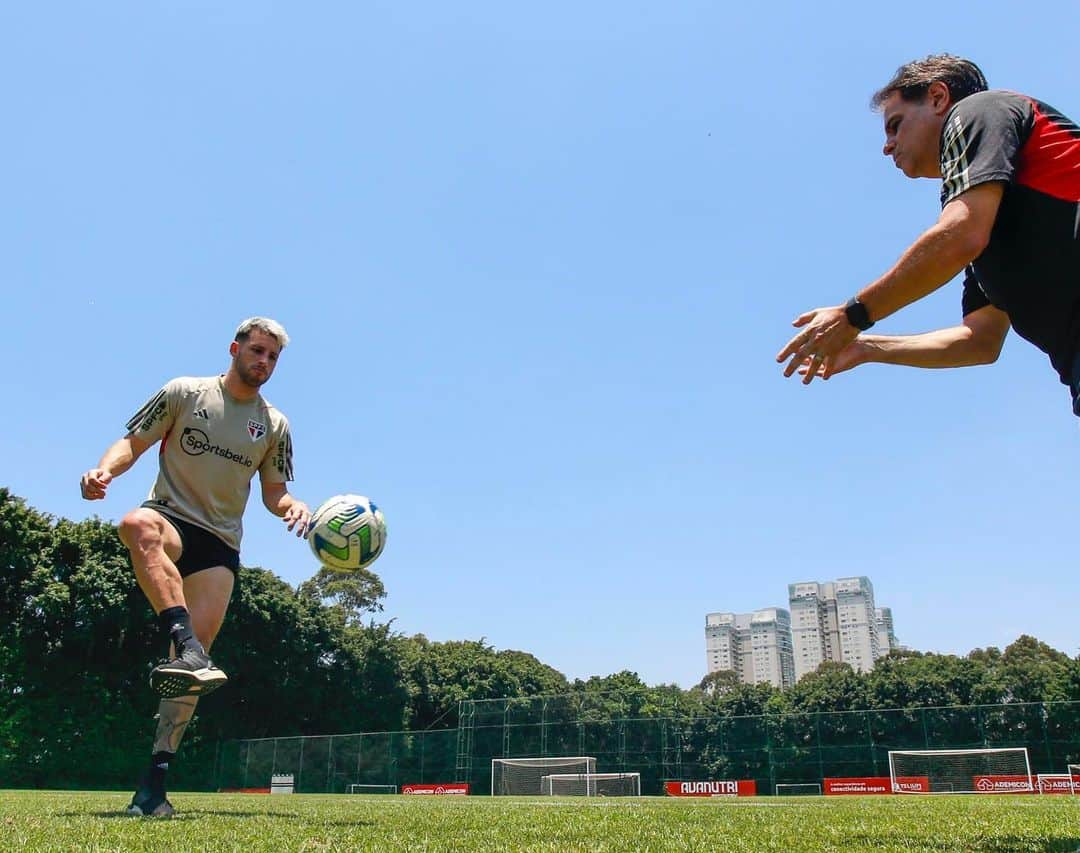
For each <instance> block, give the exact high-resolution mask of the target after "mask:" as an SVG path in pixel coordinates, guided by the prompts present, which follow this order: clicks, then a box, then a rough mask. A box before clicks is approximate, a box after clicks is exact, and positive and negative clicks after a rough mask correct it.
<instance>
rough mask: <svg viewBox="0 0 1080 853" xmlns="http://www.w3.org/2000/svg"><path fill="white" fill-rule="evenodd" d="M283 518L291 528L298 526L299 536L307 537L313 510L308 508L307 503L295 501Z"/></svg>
mask: <svg viewBox="0 0 1080 853" xmlns="http://www.w3.org/2000/svg"><path fill="white" fill-rule="evenodd" d="M281 519H282V521H284V522H285V525H286V526H287V527H288V529H289V530H292V529H293V528H296V535H297V536H303V537H304V538H305V539H306V538H307V535H308V526H309V525H310V524H311V510H310V509H308V505H307V504H306V503H304V502H303V501H293V502H292V504H291V505H290V506H289V508H288V509H287V510H285V515H283V516H282V517H281Z"/></svg>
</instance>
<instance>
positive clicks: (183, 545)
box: [80, 317, 311, 817]
mask: <svg viewBox="0 0 1080 853" xmlns="http://www.w3.org/2000/svg"><path fill="white" fill-rule="evenodd" d="M288 342H289V336H288V335H287V334H286V333H285V329H284V328H282V326H281V325H280V324H279V323H276V322H275V321H273V320H270V319H267V318H265V317H252V318H251V319H249V320H245V321H244V322H243V323H241V324H240V327H239V328H238V329H237V330H236V336H235V340H233V342H232V343H231V344H230V346H229V354H230V355H231V356H232V363H231V364H230V365H229V369H228V370H227V371H226V373H225V374H224V375H222V376H209V377H205V378H191V377H182V378H179V379H173V380H171V381H169V382H167V383H166V384H165V387H164V388H162V389H161V390H160V391H159V392H158V393H157V394H155V395H154V396H153V397H151V398H150V400H149V401H148V402H147V403H146V405H144V406H143V407H142V408H141V409H139V411H138V412H136V413H135V416H134V417H133V418H132V419H131V420H130V421H128V424H127V434H126V435H125V436H124V437H123V438H121V439H120V440H119V441H117V442H116V443H115V444H113V445H112V446H111V447H110V448H109V449H108V450H106V451H105V455H104V456H102V457H101V461H100V462H99V463H98V465H97V467H96V468H92V469H91V470H89V471H87V472H86V473H85V474H83V476H82V480H81V483H80V486H81V489H82V496H83V497H84V498H86V500H90V501H93V500H101V499H102V498H104V497H105V492H106V490H107V489H108V486H109V483H110V482H111V481H112V480H113V478H114V477H117V476H119V475H120V474H123V473H124V472H125V471H127V470H128V469H129V468H130V467H131V466H132V465H133V464H134V463H135V460H137V459H138V458H139V457H140V456H141V455H142V454H143V453H144V452H145V451H146V450H147V449H148V448H149V447H151V446H152V445H153V444H154V443H155V442H158V441H160V442H161V448H160V451H159V454H158V468H159V470H158V476H157V481H156V482H155V483H154V486H153V488H152V489H151V490H150V495H149V499H148V500H147V501H146V502H145V503H143V504H142V506H140V507H139V508H137V509H134V510H132V511H131V512H129V513H128V514H127V515H125V516H124V517H123V518H122V519H121V521H120V539H121V540H122V541H123V543H124V544H125V545H126V546H127V548H128V550H129V551H130V552H131V563H132V565H133V566H134V569H135V577H136V579H137V580H138V583H139V587H140V588H141V589H142V591H143V593H144V594H145V595H146V597H147V599H148V600H149V602H150V605H151V606H152V607H153V608H154V612H155V613H157V615H158V620H159V624H160V625H161V630H162V633H163V634H164V635H165V636H166V637H168V639H169V640H170V642H171V651H170V656H171V659H170V660H169V661H167V662H166V663H162V664H160V665H159V666H157V667H155V668H154V670H153V671H152V672H151V673H150V684H151V686H152V687H153V688H154V689H155V690H156V691H157V692H158V693H159V694H160V695H161V697H162V699H161V703H160V705H159V707H158V724H157V732H156V735H155V737H154V745H153V755H152V757H151V762H150V767H149V768H148V769H147V771H146V773H145V774H144V775H143V778H142V779H141V780H140V782H139V786H138V789H137V790H136V792H135V796H134V797H133V798H132V801H131V805H130V806H129V807H128V813H129V814H132V815H153V816H156V817H167V816H170V815H172V814H173V807H172V804H171V803H170V802H169V800H168V798H167V797H166V794H165V776H166V771H167V770H168V767H169V762H170V761H171V760H172V759H173V758H174V757H175V755H176V751H177V749H178V748H179V746H180V740H181V738H182V737H183V734H184V729H185V728H186V727H187V725H188V722H189V721H190V720H191V716H192V714H193V713H194V711H195V704H196V702H198V700H199V697H200V696H205V695H206V694H207V693H209V692H211V691H212V690H216V689H217V688H218V687H220V686H221V685H223V684H224V683H225V682H226V681H227V677H226V675H225V673H224V672H222V671H221V670H220V669H218V668H217V667H216V666H214V664H213V662H212V661H211V660H210V657H209V656H208V654H207V653H208V651H209V650H210V646H211V644H212V643H213V642H214V637H215V636H217V633H218V630H219V629H220V628H221V623H222V621H223V620H224V618H225V611H226V609H227V608H228V606H229V598H230V596H231V595H232V590H233V583H234V581H235V579H236V572H237V570H238V569H239V567H240V537H241V534H242V527H241V518H242V516H243V513H244V507H245V505H246V503H247V499H248V493H249V492H250V489H251V478H252V477H253V476H254V475H255V472H256V471H258V472H259V480H260V484H261V488H262V502H263V505H264V506H265V507H266V508H267V509H268V510H269V511H270V512H272V513H273V514H274V515H277V516H280V517H281V518H283V519H284V521H285V524H286V525H287V526H288V529H289V530H295V531H296V534H297V535H298V536H303V535H305V534H306V533H307V528H308V524H309V522H310V520H311V513H310V511H309V510H308V507H307V505H306V504H304V503H303V502H302V501H299V500H297V499H296V498H294V497H293V496H292V495H290V494H289V492H288V490H287V487H286V483H287V482H288V481H290V480H292V439H291V437H290V434H289V422H288V421H287V420H286V418H285V416H284V415H283V414H282V413H281V412H279V411H278V410H277V409H275V408H274V407H273V406H272V405H270V404H269V403H268V402H267V401H266V400H264V399H263V397H262V395H261V394H260V393H259V389H260V388H261V387H262V386H263V385H264V384H265V383H266V382H267V380H269V379H270V377H271V376H272V375H273V373H274V368H275V367H276V366H277V362H278V357H279V356H280V354H281V351H282V350H283V349H284V348H285V346H286V344H288Z"/></svg>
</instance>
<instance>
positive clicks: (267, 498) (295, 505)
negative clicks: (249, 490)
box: [260, 481, 311, 536]
mask: <svg viewBox="0 0 1080 853" xmlns="http://www.w3.org/2000/svg"><path fill="white" fill-rule="evenodd" d="M260 482H261V483H262V502H263V506H265V507H266V508H267V509H268V510H270V512H272V513H273V514H274V515H276V516H278V517H279V518H282V519H284V521H285V524H286V525H287V526H288V528H289V530H293V529H294V528H295V530H296V535H297V536H306V535H307V530H308V525H309V524H310V523H311V510H310V509H308V505H307V504H306V503H304V502H303V501H301V500H297V499H296V498H294V497H293V496H292V495H290V494H289V490H288V488H287V487H286V485H285V484H284V483H267V482H266V481H260Z"/></svg>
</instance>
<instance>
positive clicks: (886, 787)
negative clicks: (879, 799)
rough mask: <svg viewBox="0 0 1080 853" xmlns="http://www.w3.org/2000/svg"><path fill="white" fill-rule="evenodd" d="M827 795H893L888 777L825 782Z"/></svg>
mask: <svg viewBox="0 0 1080 853" xmlns="http://www.w3.org/2000/svg"><path fill="white" fill-rule="evenodd" d="M825 793H826V794H891V793H892V779H890V778H889V777H888V776H845V777H842V778H835V779H826V780H825Z"/></svg>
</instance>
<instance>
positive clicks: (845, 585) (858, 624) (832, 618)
mask: <svg viewBox="0 0 1080 853" xmlns="http://www.w3.org/2000/svg"><path fill="white" fill-rule="evenodd" d="M788 603H789V605H790V607H791V638H792V645H793V650H794V657H795V677H796V679H799V678H802V677H803V676H804V675H806V673H808V672H813V671H814V670H815V669H817V668H818V666H820V665H821V663H822V662H823V661H827V660H831V661H836V662H840V663H847V664H850V665H851V667H852V668H853V669H855V670H856V671H858V672H869V671H870V670H871V669H873V668H874V661H876V660H877V659H878V658H879V657H881V647H880V645H879V642H878V625H877V618H876V613H875V611H876V608H875V607H874V586H873V584H871V583H870V579H869V578H867V577H856V578H840V579H839V580H836V581H832V582H829V583H817V582H804V583H793V584H789V585H788Z"/></svg>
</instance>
